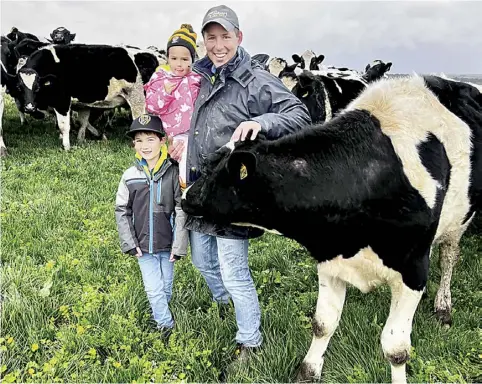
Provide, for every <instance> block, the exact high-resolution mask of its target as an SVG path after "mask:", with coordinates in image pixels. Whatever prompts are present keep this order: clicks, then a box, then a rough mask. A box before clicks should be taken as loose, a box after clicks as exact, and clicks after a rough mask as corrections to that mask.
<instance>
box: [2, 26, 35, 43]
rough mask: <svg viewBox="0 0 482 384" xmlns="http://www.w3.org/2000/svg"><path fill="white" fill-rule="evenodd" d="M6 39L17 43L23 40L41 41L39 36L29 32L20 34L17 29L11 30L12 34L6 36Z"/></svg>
mask: <svg viewBox="0 0 482 384" xmlns="http://www.w3.org/2000/svg"><path fill="white" fill-rule="evenodd" d="M6 37H7V38H9V39H10V40H11V41H14V42H15V43H20V41H22V40H23V39H31V40H36V41H39V38H38V37H37V36H35V35H32V34H31V33H27V32H20V31H19V30H18V28H16V27H13V28H12V29H11V30H10V33H8V34H7V35H6Z"/></svg>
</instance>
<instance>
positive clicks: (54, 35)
mask: <svg viewBox="0 0 482 384" xmlns="http://www.w3.org/2000/svg"><path fill="white" fill-rule="evenodd" d="M75 35H76V34H75V33H70V31H69V30H68V29H67V28H65V27H58V28H55V29H54V30H53V31H52V32H51V33H50V38H51V39H52V40H49V41H50V42H51V43H53V44H69V43H71V42H72V41H74V39H75Z"/></svg>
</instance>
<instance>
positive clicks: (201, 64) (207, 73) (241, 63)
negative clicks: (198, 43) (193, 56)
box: [193, 47, 255, 87]
mask: <svg viewBox="0 0 482 384" xmlns="http://www.w3.org/2000/svg"><path fill="white" fill-rule="evenodd" d="M212 68H213V62H212V61H211V59H210V58H209V57H208V56H206V57H204V58H202V59H201V60H199V61H197V62H196V63H195V64H194V68H193V70H194V71H195V72H197V73H199V74H200V75H203V77H205V78H207V79H210V78H211V77H212V76H213V72H212ZM216 72H217V73H218V74H219V76H220V77H221V80H222V81H223V82H224V81H225V80H226V79H227V78H228V77H231V78H233V79H234V80H236V81H237V82H238V83H239V84H241V85H242V86H243V87H246V85H248V83H249V82H250V81H251V80H253V79H254V78H255V74H254V72H253V68H252V66H251V56H249V54H248V52H246V51H245V50H244V48H243V47H238V50H237V52H236V55H235V56H234V57H233V58H232V59H231V60H230V61H229V62H227V63H226V64H224V65H223V66H222V67H219V68H216Z"/></svg>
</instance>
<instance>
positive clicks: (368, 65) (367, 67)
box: [365, 63, 370, 72]
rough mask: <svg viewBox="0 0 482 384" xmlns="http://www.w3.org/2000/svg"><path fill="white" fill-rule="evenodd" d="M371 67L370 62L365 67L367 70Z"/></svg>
mask: <svg viewBox="0 0 482 384" xmlns="http://www.w3.org/2000/svg"><path fill="white" fill-rule="evenodd" d="M369 69H370V63H368V64H367V66H366V67H365V72H366V71H368V70H369Z"/></svg>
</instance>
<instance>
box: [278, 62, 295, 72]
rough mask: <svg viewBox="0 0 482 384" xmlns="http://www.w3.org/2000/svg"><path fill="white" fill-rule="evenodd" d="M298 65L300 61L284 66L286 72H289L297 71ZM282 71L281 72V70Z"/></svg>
mask: <svg viewBox="0 0 482 384" xmlns="http://www.w3.org/2000/svg"><path fill="white" fill-rule="evenodd" d="M297 66H298V63H294V64H291V65H287V66H286V67H285V68H284V73H287V72H294V71H295V68H296V67H297ZM280 73H281V72H280Z"/></svg>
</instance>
